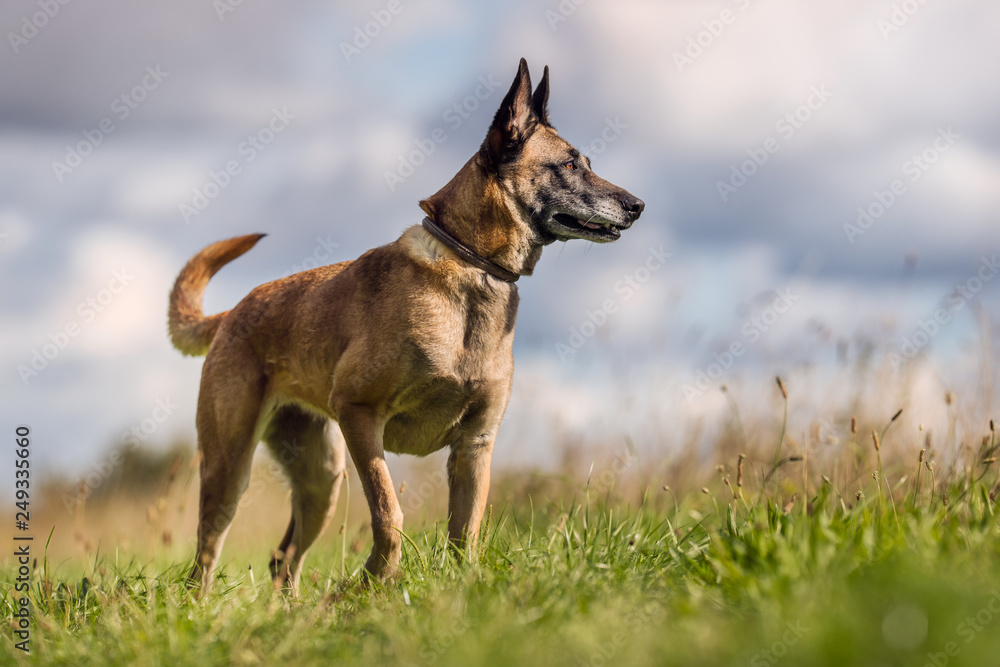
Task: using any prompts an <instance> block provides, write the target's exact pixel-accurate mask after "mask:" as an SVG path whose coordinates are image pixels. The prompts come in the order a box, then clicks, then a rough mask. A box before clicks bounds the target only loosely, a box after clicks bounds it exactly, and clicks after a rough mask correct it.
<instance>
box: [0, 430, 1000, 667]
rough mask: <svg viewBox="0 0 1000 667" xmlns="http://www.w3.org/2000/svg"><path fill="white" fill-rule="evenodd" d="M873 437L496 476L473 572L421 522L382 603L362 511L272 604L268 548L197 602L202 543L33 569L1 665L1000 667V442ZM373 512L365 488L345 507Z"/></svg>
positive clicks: (410, 534)
mask: <svg viewBox="0 0 1000 667" xmlns="http://www.w3.org/2000/svg"><path fill="white" fill-rule="evenodd" d="M891 425H892V422H887V424H886V425H883V426H882V427H881V428H880V431H879V433H880V435H881V440H885V439H886V431H887V430H888V429H889V426H891ZM845 429H846V427H845ZM858 430H860V429H851V432H850V433H848V431H846V430H845V436H846V437H845V438H844V440H843V441H842V442H841V444H840V445H838V446H837V447H836V448H833V449H831V452H832V453H831V454H830V455H829V456H827V457H826V458H823V457H820V456H818V455H814V456H813V457H812V458H810V456H809V455H808V452H805V451H804V450H802V451H800V450H798V449H796V448H795V447H793V446H791V445H789V443H787V441H785V440H784V432H783V431H782V432H779V433H777V434H776V435H777V438H776V439H774V440H771V441H770V444H765V445H762V446H761V447H759V448H756V449H759V450H760V451H756V449H755V448H751V452H750V454H749V455H748V457H747V458H745V459H744V458H742V457H733V458H731V459H730V460H723V458H722V457H721V455H720V459H719V460H717V461H716V462H714V463H713V464H712V465H710V466H708V467H706V466H702V467H701V468H700V469H701V470H702V471H703V472H702V473H700V474H701V476H700V477H698V474H699V473H696V472H694V471H693V469H691V470H688V469H687V468H683V469H682V468H676V467H674V468H670V469H668V470H666V471H660V472H657V475H661V472H662V475H661V478H660V479H656V480H655V481H654V480H653V479H651V476H650V475H645V477H644V476H643V475H642V474H639V475H637V476H635V479H632V480H631V481H628V482H627V481H626V480H625V478H624V476H622V477H621V478H619V476H618V474H619V471H618V468H623V467H624V466H619V467H618V468H615V466H614V465H612V466H610V467H604V468H603V469H601V468H598V469H595V470H593V471H592V474H591V475H590V478H589V480H588V479H583V480H576V481H573V480H570V481H569V482H566V481H565V480H564V481H563V482H562V483H561V485H559V486H558V488H556V487H554V486H552V485H551V484H549V485H546V484H542V483H537V484H536V483H531V482H530V479H529V478H530V476H523V475H522V476H517V475H511V476H507V477H502V478H501V479H499V480H498V481H497V482H496V483H495V485H494V489H493V492H492V494H491V500H492V505H491V514H490V520H489V522H488V523H487V524H486V525H485V526H484V529H483V533H482V535H481V539H480V543H481V547H480V549H479V550H478V552H477V553H476V554H475V556H473V557H471V558H469V559H468V560H466V561H465V562H458V561H457V560H456V559H455V558H454V557H453V556H452V554H451V553H450V552H449V548H448V547H447V546H446V540H445V536H444V533H443V528H444V526H443V522H441V523H437V524H435V523H430V522H429V519H425V520H424V522H423V525H419V519H418V520H417V521H418V525H413V524H412V523H411V524H410V525H408V526H407V539H406V540H405V544H404V553H403V566H402V572H401V573H400V575H399V577H398V578H397V579H395V580H394V581H392V582H390V583H387V584H385V585H375V586H373V587H371V588H364V587H362V586H361V585H360V584H359V583H358V576H357V572H358V568H360V567H361V564H362V563H363V560H364V558H365V556H366V555H367V550H368V548H369V546H370V542H368V541H366V540H365V535H366V533H365V532H364V525H363V518H362V519H359V520H358V521H357V522H355V524H356V525H353V526H352V525H348V526H347V528H346V532H344V533H342V534H339V535H338V525H339V524H340V522H341V521H342V519H340V518H339V516H340V514H339V512H340V511H339V510H338V515H337V518H335V519H334V520H333V525H331V528H330V529H329V530H328V532H327V535H326V537H325V538H324V539H322V540H321V541H320V544H319V546H317V547H316V548H315V549H314V550H313V551H312V552H310V555H309V559H308V560H307V563H306V566H307V571H306V573H305V575H304V576H303V585H302V593H301V596H300V597H299V598H297V599H289V598H288V597H287V596H286V595H284V594H283V593H281V592H276V591H274V590H273V589H272V587H271V584H270V581H269V578H268V576H267V574H266V561H267V558H268V555H269V554H268V552H267V549H266V547H265V546H264V545H263V544H262V543H261V541H260V540H259V539H257V540H256V542H255V543H254V541H253V540H250V541H249V542H247V543H240V542H239V541H238V540H237V541H236V542H230V544H229V545H227V551H226V552H225V553H224V556H223V563H224V565H223V568H222V571H221V573H220V576H219V579H218V580H217V582H216V585H215V587H214V589H213V590H212V592H211V593H210V594H209V595H208V596H207V597H206V598H205V599H203V600H201V601H198V600H195V599H194V597H193V596H192V594H191V593H190V592H189V591H188V590H187V588H186V587H185V586H184V583H183V575H184V574H185V573H186V570H187V568H188V566H189V564H188V563H187V562H182V561H183V555H182V554H184V553H186V552H188V551H190V548H189V547H190V544H188V543H187V542H184V543H183V544H177V543H176V542H177V541H176V540H175V541H174V544H173V546H172V547H171V548H169V549H166V548H163V549H159V550H158V551H157V550H155V549H154V550H153V553H158V554H159V555H157V556H155V557H147V556H146V555H144V553H143V551H142V549H140V548H137V547H135V545H133V547H134V548H133V549H132V554H131V555H130V554H129V549H127V548H116V550H115V551H112V552H108V551H106V550H103V551H102V549H104V547H99V548H96V549H93V548H92V549H91V550H90V551H89V552H87V553H84V554H82V555H81V556H80V557H79V558H76V559H64V560H62V561H61V562H60V563H59V565H58V566H54V565H53V564H52V563H51V562H48V561H47V560H46V559H40V560H39V562H38V565H37V567H36V570H35V574H34V578H33V581H32V593H31V594H32V597H33V600H34V615H35V618H34V624H33V628H32V655H31V656H30V657H26V656H24V655H23V654H21V652H20V651H14V650H13V648H12V641H11V639H10V636H11V632H8V633H7V641H5V642H4V651H3V653H2V656H0V657H2V659H3V661H4V662H5V663H8V664H10V663H16V662H38V663H45V664H67V665H90V664H102V665H103V664H134V665H175V664H176V665H210V664H235V665H258V664H281V663H286V664H320V663H331V664H359V665H362V664H363V665H383V664H384V665H408V666H409V665H426V666H429V665H468V664H485V665H512V664H530V665H534V664H538V665H594V666H601V665H645V664H657V665H750V666H751V667H759V666H765V665H789V666H792V665H831V666H834V665H836V666H838V667H841V666H845V665H859V666H867V665H871V666H872V667H875V666H890V665H893V666H894V665H935V666H937V667H941V666H942V665H946V664H947V665H970V666H972V665H974V666H976V667H997V666H998V665H1000V518H998V513H997V512H998V507H997V505H996V492H997V486H998V476H997V463H996V458H997V454H998V448H997V438H996V435H995V434H994V433H993V432H991V431H989V430H985V429H984V436H985V437H983V438H982V439H981V440H977V441H976V442H974V443H972V444H966V445H961V443H958V444H957V445H956V446H955V447H954V449H955V452H956V453H957V458H955V460H954V462H953V464H952V465H949V466H948V469H947V470H945V469H944V465H938V464H933V463H932V462H931V456H932V455H933V453H934V452H933V451H927V452H921V451H920V445H921V443H905V442H904V443H896V447H895V449H896V450H897V451H900V452H905V456H904V455H899V456H895V457H894V458H893V460H892V461H889V460H885V461H883V460H882V457H883V454H884V453H885V449H886V448H885V446H880V447H879V448H876V446H875V439H876V438H877V437H878V436H876V435H869V436H862V435H861V434H859V433H857V431H858ZM737 445H745V442H744V443H737ZM722 449H725V448H722ZM726 457H728V455H726ZM775 462H777V465H775ZM713 466H714V467H713ZM938 468H941V469H938ZM663 479H667V480H675V481H674V482H673V484H674V485H675V486H676V487H677V488H676V489H673V488H671V487H669V486H665V485H664V484H663V483H662V481H663ZM526 480H528V481H526ZM702 483H704V484H705V487H704V488H699V485H700V484H702ZM675 494H676V495H675ZM439 495H440V494H439ZM342 504H343V501H342ZM361 504H362V503H361V502H360V499H359V497H358V496H357V495H355V496H354V497H353V501H352V505H353V507H352V508H351V509H352V511H355V510H356V509H357V507H358V505H361ZM405 506H406V504H405V502H404V508H405ZM282 511H283V510H282ZM252 516H253V515H252V514H248V515H247V517H252ZM424 516H426V514H425V515H424ZM439 516H440V515H439ZM239 521H240V517H238V518H237V522H239ZM247 523H249V530H250V531H251V533H254V531H257V530H258V527H256V526H254V525H253V519H252V518H246V519H244V525H246V524H247ZM157 530H159V529H157ZM269 530H270V529H269ZM275 532H276V534H275V535H274V537H275V539H276V537H277V531H275ZM271 537H272V536H271V535H270V533H269V534H268V539H270V538H271ZM185 539H186V538H185ZM168 541H169V540H168ZM136 554H138V555H136ZM13 572H14V569H13V565H12V564H9V565H7V566H5V569H4V574H3V577H2V580H3V584H2V588H3V590H2V597H0V604H2V605H3V607H4V613H5V614H6V615H7V617H8V618H10V615H11V612H12V609H13V593H12V590H11V585H10V582H11V581H12V580H13Z"/></svg>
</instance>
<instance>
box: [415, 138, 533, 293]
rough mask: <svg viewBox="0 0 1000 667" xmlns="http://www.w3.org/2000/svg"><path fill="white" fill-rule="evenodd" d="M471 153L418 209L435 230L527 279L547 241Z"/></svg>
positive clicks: (477, 157)
mask: <svg viewBox="0 0 1000 667" xmlns="http://www.w3.org/2000/svg"><path fill="white" fill-rule="evenodd" d="M479 159H480V156H479V155H478V154H477V155H474V156H473V157H472V158H471V159H470V160H469V161H468V162H466V163H465V166H464V167H462V169H460V170H459V172H458V173H457V174H455V176H454V178H452V179H451V180H450V181H449V182H448V183H447V184H446V185H445V186H444V187H443V188H441V189H440V190H439V191H438V192H437V193H436V194H434V195H432V196H431V197H429V198H427V199H425V200H424V201H422V202H420V207H421V208H422V209H423V210H424V212H425V213H426V214H427V216H428V217H429V218H430V219H431V220H433V221H434V222H435V223H436V224H437V226H438V227H441V228H442V229H444V230H445V231H446V232H447V233H448V234H450V235H451V236H453V237H455V238H456V239H457V240H458V241H460V242H461V243H462V245H464V246H466V247H468V248H469V249H470V250H472V251H473V252H475V253H476V254H477V255H479V256H480V257H483V258H485V259H487V260H489V261H490V262H492V263H494V264H496V265H498V266H500V267H502V268H503V269H506V270H507V271H510V272H511V273H514V274H517V275H521V276H530V275H531V274H532V272H533V271H534V269H535V264H536V263H538V260H539V259H540V258H541V256H542V248H543V246H544V245H545V242H544V241H542V240H541V239H538V238H536V235H535V234H534V233H533V231H532V229H531V226H530V225H529V224H527V223H525V222H523V221H521V220H519V219H518V217H519V216H523V215H526V214H523V213H521V212H520V211H518V205H517V203H516V202H515V201H514V198H513V196H512V195H511V194H510V193H509V192H506V191H505V190H504V188H503V187H502V186H501V185H500V183H499V181H498V179H497V178H496V177H495V176H490V175H488V174H486V173H484V169H483V168H482V167H481V165H480V163H479Z"/></svg>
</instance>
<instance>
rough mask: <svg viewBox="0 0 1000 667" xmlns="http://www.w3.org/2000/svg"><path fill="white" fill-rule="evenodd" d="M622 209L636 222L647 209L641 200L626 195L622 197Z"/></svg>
mask: <svg viewBox="0 0 1000 667" xmlns="http://www.w3.org/2000/svg"><path fill="white" fill-rule="evenodd" d="M622 207H623V208H624V209H625V212H626V213H628V214H629V216H630V217H631V218H632V219H633V220H635V219H636V218H638V217H639V214H640V213H642V211H643V209H645V208H646V203H645V202H644V201H642V200H641V199H639V198H638V197H633V196H632V195H625V196H624V197H622Z"/></svg>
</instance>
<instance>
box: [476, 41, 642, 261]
mask: <svg viewBox="0 0 1000 667" xmlns="http://www.w3.org/2000/svg"><path fill="white" fill-rule="evenodd" d="M548 99H549V68H548V67H547V66H546V67H545V73H544V74H543V75H542V80H541V82H540V83H539V84H538V88H536V89H535V91H534V93H532V91H531V77H530V76H529V75H528V64H527V62H525V60H524V58H522V59H521V64H520V67H519V68H518V72H517V76H516V77H514V83H513V84H512V85H511V87H510V90H509V91H508V92H507V95H506V96H505V97H504V99H503V102H502V103H501V104H500V108H499V110H497V112H496V115H495V116H494V118H493V123H492V124H491V126H490V129H489V132H488V133H487V135H486V140H485V141H483V145H482V147H481V148H480V151H479V155H478V156H477V158H478V161H479V163H480V165H481V166H482V168H483V169H484V170H485V171H486V172H487V173H489V174H490V175H491V176H494V177H495V178H496V180H497V182H498V184H499V186H500V187H501V188H503V189H504V190H505V191H506V193H507V195H508V197H507V198H508V201H510V200H512V201H513V203H514V206H516V208H517V209H518V210H517V211H512V213H513V214H514V216H515V218H519V219H520V222H522V223H523V224H526V225H528V226H529V227H530V228H531V230H532V232H533V233H534V235H535V237H536V239H537V240H538V241H539V242H540V243H542V244H548V243H552V242H553V241H568V240H569V239H587V240H588V241H595V242H597V243H608V242H610V241H616V240H617V239H618V238H620V237H621V231H622V230H623V229H628V228H629V227H631V226H632V224H633V223H634V222H635V221H636V219H638V217H639V214H641V213H642V210H643V208H644V207H645V204H644V203H643V202H642V200H641V199H639V198H638V197H635V196H633V195H632V194H630V193H629V192H628V191H627V190H625V189H623V188H620V187H618V186H617V185H613V184H612V183H609V182H608V181H605V180H604V179H603V178H601V177H599V176H598V175H597V174H595V173H594V172H593V171H592V170H591V168H590V160H589V159H588V158H587V156H586V155H583V154H581V153H580V152H579V151H578V150H576V149H575V148H573V146H572V145H571V144H570V143H569V142H568V141H566V140H565V139H563V138H562V137H560V136H559V134H558V133H557V132H556V130H555V128H553V127H552V125H551V124H550V123H549V115H548V108H547V105H548Z"/></svg>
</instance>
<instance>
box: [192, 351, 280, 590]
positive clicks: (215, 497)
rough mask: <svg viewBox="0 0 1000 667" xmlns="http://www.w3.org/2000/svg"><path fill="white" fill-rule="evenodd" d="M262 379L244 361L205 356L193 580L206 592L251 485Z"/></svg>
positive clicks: (199, 412) (199, 405)
mask: <svg viewBox="0 0 1000 667" xmlns="http://www.w3.org/2000/svg"><path fill="white" fill-rule="evenodd" d="M263 387H264V382H263V377H262V376H261V375H260V374H259V372H258V370H257V369H256V367H255V366H253V365H252V364H247V363H245V362H244V361H243V360H242V359H236V360H234V359H233V357H229V358H219V357H218V356H217V357H216V358H212V357H211V356H209V358H208V359H207V360H206V361H205V366H204V368H203V370H202V382H201V390H200V393H199V395H198V415H197V424H198V450H199V452H200V453H201V491H200V499H199V505H198V550H197V552H196V554H195V564H194V569H193V570H192V571H191V581H192V583H193V584H194V585H199V584H200V586H201V591H202V593H204V592H205V591H207V590H208V587H209V585H210V584H211V582H212V575H213V572H214V570H215V564H216V561H218V559H219V554H220V553H221V551H222V543H223V542H224V541H225V539H226V534H227V533H228V532H229V526H230V524H232V521H233V517H235V516H236V510H237V507H238V506H239V502H240V497H241V496H242V495H243V492H244V491H245V490H246V488H247V484H248V483H249V481H250V465H251V463H252V461H253V452H254V449H255V448H256V445H257V442H256V440H255V439H254V435H255V433H254V432H255V429H256V425H257V419H258V417H259V416H260V410H261V400H262V398H263V393H264V390H263Z"/></svg>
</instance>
